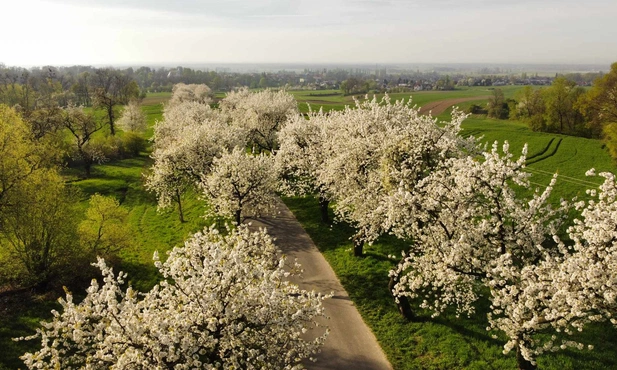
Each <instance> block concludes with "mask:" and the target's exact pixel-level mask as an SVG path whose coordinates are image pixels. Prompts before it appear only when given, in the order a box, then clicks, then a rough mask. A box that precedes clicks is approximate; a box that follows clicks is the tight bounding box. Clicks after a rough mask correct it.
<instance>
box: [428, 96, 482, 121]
mask: <svg viewBox="0 0 617 370" xmlns="http://www.w3.org/2000/svg"><path fill="white" fill-rule="evenodd" d="M488 98H490V96H488V95H486V96H471V97H469V98H453V99H446V100H439V101H434V102H430V103H426V104H424V105H423V106H422V107H420V113H422V114H428V113H429V112H430V113H431V115H433V116H437V115H439V114H442V113H443V112H445V110H446V109H448V108H450V107H451V106H453V105H456V104H460V103H464V102H468V101H473V100H485V99H488Z"/></svg>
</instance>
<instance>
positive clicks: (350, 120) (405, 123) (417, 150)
mask: <svg viewBox="0 0 617 370" xmlns="http://www.w3.org/2000/svg"><path fill="white" fill-rule="evenodd" d="M464 117H465V116H464V114H462V113H460V112H458V111H456V110H455V111H454V113H453V117H452V121H451V122H449V123H444V125H442V126H440V125H438V124H437V120H436V119H434V118H432V117H430V116H423V115H421V114H420V113H419V111H418V110H417V109H416V108H415V107H413V106H411V103H410V102H408V103H405V102H403V101H396V102H394V103H392V102H391V101H390V99H389V98H388V97H385V98H384V99H383V100H382V101H378V100H377V99H376V98H374V99H373V100H367V101H365V102H362V103H360V102H356V107H355V108H354V109H352V108H350V107H347V108H346V109H345V110H344V111H342V112H331V113H330V114H329V116H328V119H329V120H330V123H329V125H328V130H327V132H326V133H325V136H326V137H325V142H324V144H323V146H322V150H323V156H324V158H325V161H324V163H323V165H321V166H320V168H318V169H317V181H318V182H319V184H322V186H324V187H325V188H326V189H327V194H328V196H329V197H330V200H331V201H333V202H334V203H335V204H336V205H335V207H334V210H335V213H336V215H337V217H338V219H340V220H344V221H346V222H348V223H350V224H351V225H352V226H354V227H355V228H356V230H357V232H356V235H355V236H354V237H353V240H354V254H355V255H362V249H363V244H364V243H365V242H368V243H371V242H373V241H374V240H375V239H377V238H378V237H379V236H380V235H382V234H383V233H385V232H387V231H388V228H387V226H386V224H385V222H384V220H386V219H387V215H386V214H387V207H386V200H387V198H388V196H389V195H390V194H391V193H393V192H396V189H397V187H398V186H403V187H404V188H405V189H408V190H409V189H412V188H413V187H414V186H415V184H416V182H418V181H419V180H420V179H422V178H423V177H425V176H426V175H427V174H429V173H431V172H432V171H433V170H434V169H437V168H439V167H440V166H441V165H442V163H443V161H445V160H446V159H447V158H450V157H456V156H459V155H460V154H461V153H462V152H463V151H464V150H467V149H469V148H471V149H473V147H474V145H475V142H474V140H473V138H471V139H463V138H462V137H460V136H459V135H458V133H459V131H460V124H461V122H462V120H463V119H464Z"/></svg>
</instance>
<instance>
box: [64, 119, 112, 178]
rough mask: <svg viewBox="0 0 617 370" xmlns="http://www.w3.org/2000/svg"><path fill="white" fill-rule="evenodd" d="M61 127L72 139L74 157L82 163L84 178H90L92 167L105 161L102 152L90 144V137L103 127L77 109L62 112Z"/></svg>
mask: <svg viewBox="0 0 617 370" xmlns="http://www.w3.org/2000/svg"><path fill="white" fill-rule="evenodd" d="M63 125H64V127H66V129H67V130H68V131H69V132H70V133H71V135H72V137H73V139H74V141H73V151H74V157H75V158H76V159H79V160H81V161H82V163H83V165H84V169H85V170H86V176H87V177H90V172H91V169H92V165H93V164H94V163H97V162H102V161H103V160H104V159H105V157H104V155H103V153H102V151H101V150H100V149H99V148H97V147H96V146H94V145H92V143H91V140H92V136H93V135H94V133H96V132H97V131H100V130H101V129H102V128H103V125H102V124H101V123H99V122H98V121H97V120H95V119H94V117H93V116H92V115H90V114H86V113H85V112H84V111H83V109H81V108H77V107H69V108H67V109H65V110H64V114H63Z"/></svg>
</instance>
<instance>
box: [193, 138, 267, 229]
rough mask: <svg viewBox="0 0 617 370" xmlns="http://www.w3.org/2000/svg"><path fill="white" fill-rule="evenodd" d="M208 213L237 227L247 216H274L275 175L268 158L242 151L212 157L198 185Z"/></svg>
mask: <svg viewBox="0 0 617 370" xmlns="http://www.w3.org/2000/svg"><path fill="white" fill-rule="evenodd" d="M200 186H201V188H202V189H203V191H204V194H205V196H206V198H207V199H208V201H209V202H208V203H209V205H210V207H211V211H212V212H214V213H215V214H217V215H220V216H224V217H231V218H233V219H234V220H235V222H236V223H237V224H240V223H241V222H242V221H243V220H244V219H246V218H247V217H249V216H250V217H259V216H262V215H264V214H274V213H275V208H276V190H277V176H276V172H275V171H274V160H273V158H272V157H271V156H268V155H265V154H260V155H256V156H250V155H247V154H246V151H245V150H244V149H241V148H235V149H234V150H233V151H232V152H230V153H224V154H222V155H221V156H220V157H219V158H214V161H213V163H212V171H211V173H209V174H208V175H207V176H204V177H203V178H202V180H201V183H200Z"/></svg>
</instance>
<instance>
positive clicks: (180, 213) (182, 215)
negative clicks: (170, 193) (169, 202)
mask: <svg viewBox="0 0 617 370" xmlns="http://www.w3.org/2000/svg"><path fill="white" fill-rule="evenodd" d="M176 202H177V203H178V213H179V215H178V216H179V218H180V222H184V212H183V211H182V199H180V190H178V189H176Z"/></svg>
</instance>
